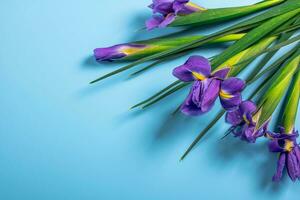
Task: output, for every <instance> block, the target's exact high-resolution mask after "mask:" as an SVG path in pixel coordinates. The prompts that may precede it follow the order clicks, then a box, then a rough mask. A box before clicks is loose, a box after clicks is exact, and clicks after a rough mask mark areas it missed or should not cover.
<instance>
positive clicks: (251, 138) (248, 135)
mask: <svg viewBox="0 0 300 200" xmlns="http://www.w3.org/2000/svg"><path fill="white" fill-rule="evenodd" d="M241 137H242V140H245V141H247V142H249V143H255V141H256V139H257V136H256V134H255V126H252V125H247V124H245V125H244V126H243V131H242V136H241Z"/></svg>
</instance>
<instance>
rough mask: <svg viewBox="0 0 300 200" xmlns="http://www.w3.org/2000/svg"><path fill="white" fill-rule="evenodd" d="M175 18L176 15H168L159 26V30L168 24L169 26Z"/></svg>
mask: <svg viewBox="0 0 300 200" xmlns="http://www.w3.org/2000/svg"><path fill="white" fill-rule="evenodd" d="M175 18H176V15H175V14H174V13H170V14H168V15H167V16H166V17H165V19H164V20H163V21H162V22H161V23H160V24H159V26H158V27H159V28H165V27H167V26H168V25H169V24H171V23H172V22H173V21H174V20H175Z"/></svg>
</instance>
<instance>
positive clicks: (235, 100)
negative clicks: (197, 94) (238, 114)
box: [220, 93, 242, 111]
mask: <svg viewBox="0 0 300 200" xmlns="http://www.w3.org/2000/svg"><path fill="white" fill-rule="evenodd" d="M220 101H221V104H222V106H223V108H224V109H225V110H227V111H231V110H236V109H237V108H238V107H239V105H240V104H241V102H242V96H241V94H240V93H238V94H234V95H232V96H231V97H230V98H223V97H221V98H220Z"/></svg>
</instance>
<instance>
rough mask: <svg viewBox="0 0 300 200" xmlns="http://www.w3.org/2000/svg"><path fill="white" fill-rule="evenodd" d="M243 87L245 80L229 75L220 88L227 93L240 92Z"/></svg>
mask: <svg viewBox="0 0 300 200" xmlns="http://www.w3.org/2000/svg"><path fill="white" fill-rule="evenodd" d="M244 87H245V81H243V80H242V79H239V78H235V77H231V78H228V79H226V80H225V81H223V82H222V85H221V89H222V90H223V91H225V92H227V93H229V94H234V93H237V92H241V91H242V90H243V89H244Z"/></svg>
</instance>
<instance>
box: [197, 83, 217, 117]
mask: <svg viewBox="0 0 300 200" xmlns="http://www.w3.org/2000/svg"><path fill="white" fill-rule="evenodd" d="M220 84H221V81H220V80H217V79H214V78H210V79H206V80H204V81H203V86H204V87H203V98H202V101H201V109H202V111H203V112H207V111H209V110H210V109H211V108H212V107H213V105H214V103H215V101H216V99H217V98H218V94H219V91H220Z"/></svg>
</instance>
